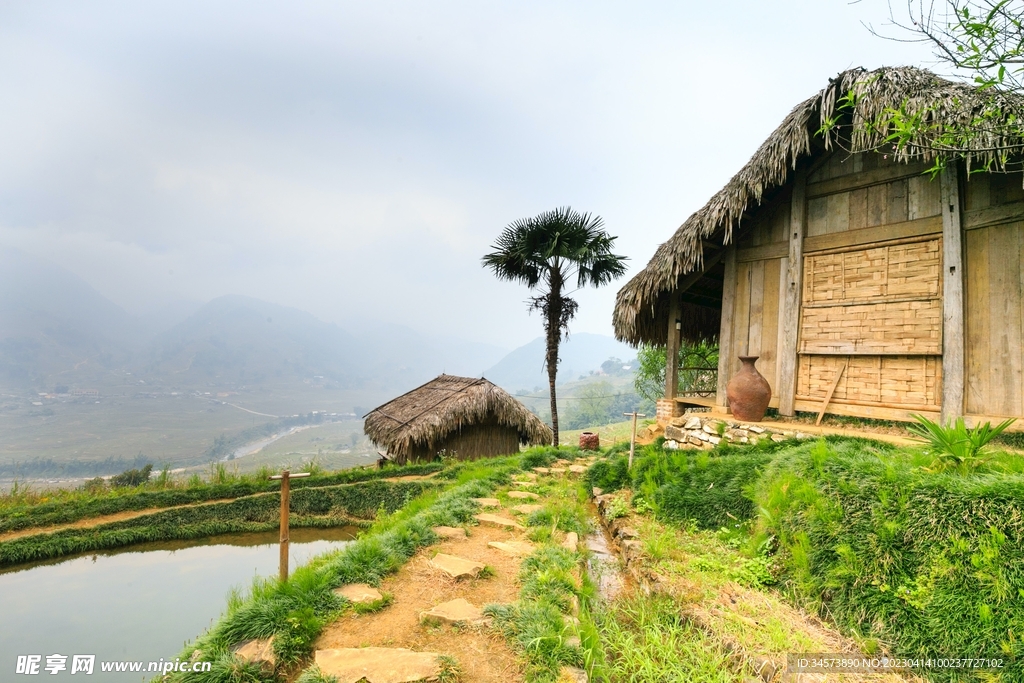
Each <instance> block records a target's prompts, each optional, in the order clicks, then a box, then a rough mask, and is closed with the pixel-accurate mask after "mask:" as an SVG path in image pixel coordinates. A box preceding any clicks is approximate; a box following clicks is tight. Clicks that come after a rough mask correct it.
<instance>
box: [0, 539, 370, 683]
mask: <svg viewBox="0 0 1024 683" xmlns="http://www.w3.org/2000/svg"><path fill="white" fill-rule="evenodd" d="M356 531H357V529H355V528H354V527H343V528H338V529H292V531H291V566H292V567H295V566H298V565H299V564H304V563H305V562H306V561H307V560H309V559H310V558H311V557H313V556H314V555H318V554H320V553H322V552H325V551H327V550H332V549H337V548H341V547H343V546H344V545H345V543H346V542H347V541H350V540H352V539H353V538H355V533H356ZM277 563H278V547H277V532H269V533H258V534H231V535H225V536H214V537H211V538H206V539H202V540H198V541H181V542H177V541H176V542H170V543H147V544H143V545H138V546H132V547H130V548H125V549H122V550H118V551H112V552H109V553H103V554H97V555H87V556H81V557H74V558H70V559H65V560H63V561H58V562H51V563H46V564H37V565H34V566H20V567H12V568H10V569H7V570H5V571H4V572H3V573H0V681H7V680H17V679H19V678H21V676H16V675H15V669H16V663H17V657H18V655H42V663H43V666H45V664H46V657H47V655H52V654H61V655H68V662H69V664H68V670H67V671H62V672H59V673H57V674H55V675H51V674H48V673H47V672H46V671H44V670H41V671H40V673H41V674H42V675H44V676H45V677H46V680H62V678H61V677H63V676H67V677H68V680H70V681H74V680H77V679H76V678H71V676H70V673H69V672H70V661H71V657H70V656H71V655H75V654H92V655H96V661H97V662H101V661H117V660H133V661H145V662H149V661H156V660H159V659H161V658H162V659H165V660H166V659H171V660H173V659H174V657H175V656H176V655H177V654H178V653H179V652H180V650H181V648H182V647H183V645H184V644H185V643H186V642H187V641H189V640H192V639H194V638H195V637H196V636H197V635H199V634H200V633H202V632H203V631H204V630H206V628H207V627H209V626H210V624H212V623H213V622H214V621H215V620H216V619H217V618H218V617H219V616H220V615H221V613H222V612H223V610H224V608H225V606H226V604H227V600H226V598H227V594H228V591H229V590H230V589H231V588H233V587H241V588H248V586H249V585H250V583H251V582H252V579H253V577H256V576H273V575H275V574H276V573H277ZM97 666H98V665H97ZM150 678H152V674H150V675H140V674H138V673H134V674H132V673H100V672H99V671H98V670H97V671H96V673H95V674H94V675H93V677H92V678H90V679H87V680H99V681H107V680H110V681H125V682H128V681H133V682H134V681H142V680H149V679H150Z"/></svg>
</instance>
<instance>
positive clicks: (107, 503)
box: [0, 463, 441, 534]
mask: <svg viewBox="0 0 1024 683" xmlns="http://www.w3.org/2000/svg"><path fill="white" fill-rule="evenodd" d="M440 469H441V465H440V463H424V464H420V465H409V466H406V467H402V468H391V467H389V468H385V469H380V470H379V469H376V468H372V467H367V468H355V469H349V470H340V471H337V472H324V471H323V470H322V469H320V468H313V469H312V471H313V476H311V477H308V478H305V479H296V480H294V481H293V482H292V488H293V489H300V488H305V487H323V486H334V485H339V484H349V483H355V482H361V481H371V480H374V479H381V478H390V477H397V476H409V475H417V474H430V473H431V472H437V471H439V470H440ZM271 474H274V472H271V471H270V470H269V469H264V470H260V471H258V472H255V473H252V474H238V473H237V472H233V471H232V470H230V469H229V468H228V467H226V466H224V465H223V464H219V465H215V466H212V467H211V468H210V476H209V477H208V478H207V479H206V480H203V479H201V478H200V477H199V476H198V475H194V476H192V477H190V478H189V479H187V480H178V479H174V478H172V477H170V476H168V475H167V474H166V473H161V474H160V475H159V476H157V477H155V478H153V479H152V480H151V481H149V482H147V483H145V484H143V485H141V486H132V487H123V488H108V487H104V488H101V489H99V490H97V489H90V488H85V487H80V488H76V489H41V490H37V489H25V488H16V489H14V490H12V491H11V492H9V493H7V494H5V495H0V534H2V533H5V532H10V531H18V530H21V529H30V528H34V527H47V526H53V525H57V524H68V523H71V522H77V521H79V520H83V519H89V518H92V517H100V516H103V515H112V514H116V513H119V512H126V511H132V510H148V509H154V508H168V507H175V506H179V505H189V504H192V503H201V502H204V501H211V500H224V499H232V498H241V497H243V496H251V495H254V494H257V493H268V492H273V491H277V490H278V489H279V488H280V483H279V482H276V481H271V480H270V479H269V477H270V475H271Z"/></svg>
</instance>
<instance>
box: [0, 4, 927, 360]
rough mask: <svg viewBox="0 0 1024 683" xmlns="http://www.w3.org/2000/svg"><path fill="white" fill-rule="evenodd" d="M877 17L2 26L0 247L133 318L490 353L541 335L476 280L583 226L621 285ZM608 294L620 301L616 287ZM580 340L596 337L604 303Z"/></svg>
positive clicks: (45, 12) (870, 49) (768, 14)
mask: <svg viewBox="0 0 1024 683" xmlns="http://www.w3.org/2000/svg"><path fill="white" fill-rule="evenodd" d="M887 16H888V6H887V4H886V2H885V1H884V0H862V1H861V2H859V3H852V4H848V3H847V2H843V1H836V0H806V1H788V2H783V1H779V2H764V0H759V1H757V2H732V3H686V2H665V3H643V2H628V3H627V2H619V3H604V2H594V1H587V2H576V3H570V2H525V1H522V0H520V1H518V2H505V3H502V2H481V1H479V0H478V1H475V2H444V1H441V0H432V1H431V2H405V3H403V2H384V1H380V0H374V2H358V3H357V2H339V1H336V0H331V1H328V2H294V1H293V2H287V3H285V2H276V3H269V2H254V1H252V0H245V2H241V1H239V2H210V1H209V0H205V1H204V2H184V1H181V0H175V2H173V3H160V2H144V3H140V2H134V1H133V2H120V3H118V2H97V1H90V2H87V3H85V2H0V150H2V153H0V246H4V245H6V246H15V247H18V248H20V249H22V250H24V251H27V252H30V253H32V254H35V255H37V256H41V257H44V258H47V259H50V260H52V261H54V262H56V263H58V264H60V265H62V266H64V267H66V268H68V269H70V270H72V271H73V272H75V273H77V274H78V275H80V276H81V277H83V278H84V279H85V280H87V281H88V282H89V283H90V284H92V285H93V286H94V287H96V288H97V289H98V290H99V291H100V292H102V293H103V294H105V295H106V296H108V297H109V298H111V299H112V300H113V301H115V302H116V303H118V304H120V305H121V306H123V307H124V308H126V309H128V310H129V311H132V312H141V311H144V310H146V309H147V308H149V309H152V307H158V306H162V305H165V304H167V303H168V302H173V301H175V300H190V301H196V302H203V301H207V300H209V299H211V298H214V297H216V296H220V295H223V294H232V293H233V294H247V295H250V296H254V297H258V298H262V299H266V300H269V301H273V302H275V303H279V304H284V305H291V306H296V307H299V308H303V309H305V310H308V311H310V312H312V313H314V314H315V315H317V316H319V317H321V318H323V319H325V320H331V321H336V322H339V323H342V324H344V323H345V322H346V321H347V320H349V319H350V318H352V317H369V318H376V319H381V320H385V321H389V322H399V323H403V324H407V325H409V326H411V327H413V328H416V329H419V330H422V331H424V332H430V333H438V334H450V335H455V336H459V337H464V338H467V339H472V340H478V341H486V342H491V343H495V344H499V345H501V346H505V347H508V348H511V347H514V346H517V345H519V344H521V343H524V342H526V341H528V340H530V339H532V338H534V337H536V336H538V335H539V334H540V331H541V323H540V320H539V319H538V318H537V316H536V315H534V316H532V317H531V316H528V315H527V313H526V307H525V306H524V304H523V301H524V300H525V299H526V297H527V296H528V294H527V292H526V290H525V289H524V288H522V287H521V286H518V285H514V284H511V283H499V282H497V281H496V280H495V279H494V278H493V277H492V276H491V275H490V273H489V272H487V271H485V270H483V269H482V268H481V266H480V257H481V256H482V255H483V254H484V253H485V252H487V251H488V248H489V245H490V244H491V243H492V242H493V240H494V238H495V237H496V236H497V234H498V233H499V232H500V231H501V229H502V228H503V227H504V226H505V225H507V224H508V223H509V222H511V221H513V220H515V219H517V218H520V217H523V216H530V215H534V214H536V213H539V212H540V211H543V210H546V209H551V208H554V207H556V206H559V205H571V206H573V207H574V208H576V209H581V210H586V211H590V212H594V213H597V214H599V215H601V216H603V217H604V219H605V222H606V225H607V228H608V230H609V232H611V234H614V235H618V237H619V239H618V243H617V250H616V251H617V252H618V253H621V254H625V255H627V256H629V257H630V259H631V261H630V271H629V275H628V276H631V275H632V274H633V273H635V272H636V271H637V270H638V269H640V268H642V267H643V266H644V265H645V264H646V263H647V260H648V259H649V258H650V257H651V255H652V254H653V253H654V250H655V248H656V247H657V245H658V244H659V243H661V242H663V241H664V240H665V239H667V238H668V236H669V235H670V234H671V233H672V232H673V231H674V230H675V228H676V227H678V225H679V224H680V223H681V222H682V221H683V220H685V218H686V217H687V216H688V215H689V214H690V213H691V212H692V211H694V210H695V209H697V208H699V207H700V206H701V205H702V204H703V203H704V202H705V201H707V199H708V198H709V197H710V195H711V194H712V193H714V192H715V191H716V190H717V189H719V188H720V187H721V186H722V185H723V184H724V183H725V182H726V181H727V180H728V178H729V177H731V176H732V175H733V174H734V173H735V172H736V171H737V170H739V168H740V167H741V166H742V164H743V163H745V162H746V161H747V159H748V158H749V157H750V155H751V154H752V152H753V151H754V150H755V149H756V148H757V146H758V145H759V144H760V143H761V142H762V141H763V140H764V139H765V138H766V137H767V136H768V134H769V133H770V132H771V131H772V130H773V129H774V128H775V127H776V126H777V125H778V123H779V122H780V121H781V120H782V118H783V117H784V116H785V115H786V114H787V113H788V112H789V110H790V109H791V108H792V107H793V106H795V105H796V104H797V103H798V102H799V101H801V100H803V99H805V98H806V97H808V96H810V95H811V94H812V93H814V92H815V91H817V90H818V89H820V88H821V87H823V86H824V85H825V84H826V83H827V80H828V78H829V77H831V76H834V75H835V74H837V73H838V72H839V71H841V70H843V69H846V68H849V67H852V66H864V67H868V68H873V67H877V66H881V65H889V64H918V65H928V64H929V63H930V59H931V57H930V53H929V52H928V50H927V49H925V48H924V47H923V46H919V45H906V44H899V43H895V42H890V41H885V40H881V39H879V38H876V37H873V36H872V35H871V34H870V33H869V32H868V31H867V30H866V29H865V28H864V27H863V26H862V25H861V22H871V23H874V24H876V25H880V24H882V23H884V21H885V19H886V18H887ZM628 276H627V277H628ZM624 282H625V278H624V279H623V280H621V281H619V282H618V283H615V284H613V285H611V286H609V287H606V288H605V289H603V290H599V291H588V292H586V293H580V296H579V299H580V302H581V308H580V314H579V317H578V318H577V321H576V323H575V324H574V325H573V329H574V330H576V331H587V332H597V333H604V334H610V333H611V312H612V307H613V303H614V297H615V292H616V290H617V289H618V287H619V286H621V284H622V283H624Z"/></svg>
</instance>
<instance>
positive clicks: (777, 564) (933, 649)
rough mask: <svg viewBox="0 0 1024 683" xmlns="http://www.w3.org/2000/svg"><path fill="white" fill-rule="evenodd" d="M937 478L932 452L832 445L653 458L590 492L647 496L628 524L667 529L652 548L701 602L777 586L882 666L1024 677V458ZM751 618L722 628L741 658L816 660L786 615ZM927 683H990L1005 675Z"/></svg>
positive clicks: (608, 472) (999, 459)
mask: <svg viewBox="0 0 1024 683" xmlns="http://www.w3.org/2000/svg"><path fill="white" fill-rule="evenodd" d="M937 470H938V468H937V467H936V466H935V459H934V457H933V456H931V455H928V454H926V453H925V452H924V451H923V450H921V449H907V448H901V449H898V448H893V447H890V446H887V445H884V444H880V443H874V442H870V441H866V440H859V439H827V440H819V441H813V442H804V443H793V442H787V443H782V444H773V443H771V442H767V441H764V442H762V444H760V445H759V446H756V447H745V448H739V447H731V446H727V447H724V448H720V449H719V450H717V451H712V452H688V451H661V450H660V449H658V448H655V447H651V448H647V449H644V450H643V451H642V454H641V455H640V457H639V458H638V459H637V461H636V462H635V464H634V468H633V470H632V471H631V472H626V468H625V462H624V458H623V457H621V456H619V457H617V458H613V459H611V460H609V461H608V462H606V463H599V464H598V465H596V466H595V467H594V468H592V470H591V472H590V473H589V480H590V483H592V484H593V485H596V486H599V487H601V488H603V489H606V490H617V489H621V488H627V487H628V488H630V489H631V490H632V494H633V495H632V510H624V513H626V512H641V513H644V514H646V515H647V516H648V517H650V518H651V519H650V523H649V524H647V525H645V526H644V528H643V530H642V533H641V538H642V541H643V544H644V549H645V553H646V555H647V558H648V560H649V561H650V562H651V563H652V567H653V569H652V572H653V573H654V574H658V572H661V573H662V576H668V577H671V576H673V575H676V576H679V575H684V576H687V577H688V580H689V581H690V586H691V588H693V590H694V591H695V594H694V595H691V596H690V598H688V600H689V601H690V602H691V603H697V604H699V603H701V602H706V601H707V600H708V599H709V595H710V593H709V594H704V595H703V596H702V595H701V594H702V591H710V592H715V591H720V590H722V586H721V585H718V584H716V582H715V580H714V578H713V577H716V576H717V577H725V578H727V579H731V580H732V581H734V582H736V583H739V584H740V585H746V586H754V587H756V586H758V585H762V584H765V583H769V582H777V583H778V586H779V588H781V590H782V592H783V594H784V595H786V596H787V598H788V600H789V601H790V602H791V603H793V604H796V605H799V606H804V607H807V608H809V609H811V610H814V611H817V612H818V613H820V614H822V615H826V616H828V617H829V618H830V619H831V620H833V621H834V622H835V623H836V624H837V625H838V626H839V627H840V628H841V629H842V630H843V631H844V632H845V633H847V634H848V635H850V636H852V637H853V638H854V639H855V641H856V642H857V644H858V645H859V647H860V649H861V650H863V651H865V652H867V653H869V654H870V653H872V652H877V651H879V649H880V648H883V647H884V648H887V649H888V650H889V651H890V652H892V653H893V654H896V655H900V656H908V657H924V658H928V657H932V658H943V657H992V658H996V659H1001V660H1002V661H1003V663H1004V668H1003V669H1001V670H1000V672H999V673H1000V674H1001V678H998V679H993V680H1003V681H1019V680H1024V644H1022V641H1021V637H1022V635H1024V460H1022V459H1021V458H1020V457H1019V456H1017V455H1015V454H1005V453H996V454H993V455H991V456H989V457H988V459H987V460H986V461H985V462H984V463H983V464H981V465H979V466H978V467H976V468H974V469H972V470H969V471H937ZM705 570H710V571H705ZM720 581H721V579H719V584H720ZM719 611H721V610H719ZM723 614H724V613H723ZM727 616H728V615H727ZM736 617H738V618H733V619H724V621H723V620H719V621H723V623H726V624H727V623H728V622H730V621H731V622H734V623H732V628H731V629H729V628H724V629H723V632H727V633H731V638H732V640H733V641H735V642H737V643H738V644H739V645H740V647H741V648H742V647H744V646H746V647H747V648H748V649H749V650H750V651H751V652H762V653H763V652H768V653H772V652H776V653H778V652H784V651H790V652H793V651H799V650H801V649H804V648H803V647H799V646H800V645H801V643H799V642H786V638H784V637H783V636H784V635H785V634H786V632H787V628H786V626H785V624H775V625H774V626H773V625H772V623H771V618H770V617H771V615H770V614H756V613H752V614H748V615H743V614H738V615H736ZM715 618H716V615H715V614H714V610H712V611H711V614H710V617H709V619H711V620H712V621H714V619H715ZM744 619H749V620H750V622H749V623H748V622H746V621H744ZM706 621H707V620H705V622H706ZM755 626H756V628H755ZM766 634H767V635H766ZM772 634H774V641H773V639H772ZM759 638H760V640H758V639H759ZM773 642H774V645H773ZM809 644H810V643H803V645H804V647H806V646H807V645H809ZM819 651H820V650H819ZM921 673H922V674H923V675H925V676H927V677H929V678H932V679H934V680H984V676H986V675H988V674H991V673H992V671H988V672H982V673H975V672H971V673H970V674H966V675H965V674H964V672H963V671H959V672H958V671H950V670H938V669H932V670H930V671H922V672H921ZM958 676H961V678H960V679H958V678H957V677H958ZM972 677H973V678H972Z"/></svg>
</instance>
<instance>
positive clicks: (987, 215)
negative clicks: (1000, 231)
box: [963, 202, 1024, 230]
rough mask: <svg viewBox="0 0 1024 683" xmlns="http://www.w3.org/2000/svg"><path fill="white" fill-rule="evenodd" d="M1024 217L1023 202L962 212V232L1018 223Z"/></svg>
mask: <svg viewBox="0 0 1024 683" xmlns="http://www.w3.org/2000/svg"><path fill="white" fill-rule="evenodd" d="M1021 216H1024V202H1010V203H1009V204H997V205H995V206H990V207H988V208H986V209H975V210H974V211H964V219H963V224H964V225H963V227H964V230H977V229H978V228H987V227H989V226H990V225H999V224H1000V223H1010V222H1014V221H1019V220H1020V219H1021Z"/></svg>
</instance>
